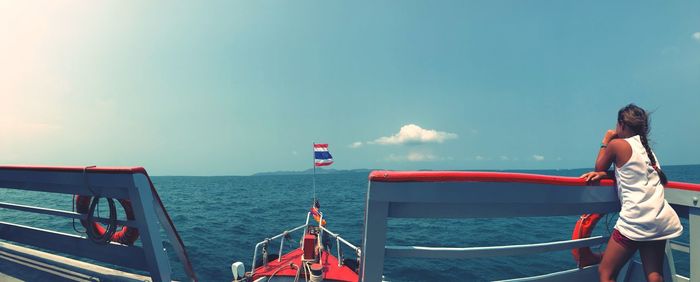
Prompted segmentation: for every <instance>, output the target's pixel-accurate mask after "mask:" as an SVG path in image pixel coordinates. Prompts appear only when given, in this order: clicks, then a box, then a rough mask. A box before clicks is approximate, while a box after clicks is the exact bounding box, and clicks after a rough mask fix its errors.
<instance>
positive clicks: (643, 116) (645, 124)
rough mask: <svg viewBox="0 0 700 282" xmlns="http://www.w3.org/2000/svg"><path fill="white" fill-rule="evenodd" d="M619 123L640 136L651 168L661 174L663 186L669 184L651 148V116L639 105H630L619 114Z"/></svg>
mask: <svg viewBox="0 0 700 282" xmlns="http://www.w3.org/2000/svg"><path fill="white" fill-rule="evenodd" d="M617 122H618V123H620V124H622V125H624V126H627V127H628V128H629V129H630V130H631V131H632V132H633V133H635V134H637V135H639V139H640V140H641V141H642V145H643V146H644V149H646V151H647V156H649V161H650V162H651V166H652V167H653V168H654V170H655V171H656V173H658V174H659V178H660V179H661V184H663V185H666V183H668V179H667V178H666V174H664V172H663V171H662V170H661V169H660V168H659V166H658V165H657V164H656V157H654V154H653V153H652V152H651V147H649V140H648V135H649V130H650V128H649V114H648V113H647V112H646V111H644V109H642V108H640V107H638V106H637V105H635V104H629V105H627V106H625V107H624V108H622V109H620V111H618V112H617Z"/></svg>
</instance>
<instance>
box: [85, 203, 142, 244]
mask: <svg viewBox="0 0 700 282" xmlns="http://www.w3.org/2000/svg"><path fill="white" fill-rule="evenodd" d="M91 200H92V197H91V196H80V195H76V196H75V211H76V212H78V213H82V214H87V213H88V212H89V210H90V201H91ZM119 204H121V206H122V208H124V213H125V214H126V219H127V220H134V219H136V217H135V216H134V209H133V208H132V207H131V202H130V201H129V200H119ZM80 224H82V225H83V227H85V228H88V226H89V224H90V222H88V221H87V220H80ZM92 226H93V227H94V229H95V232H97V234H98V235H100V236H101V235H104V234H105V232H106V229H105V227H104V226H102V224H100V223H98V222H96V221H93V222H92ZM138 238H139V229H138V228H135V227H129V226H122V229H121V230H118V231H116V232H114V235H112V238H110V241H112V242H117V243H120V244H124V245H133V244H134V242H136V239H138Z"/></svg>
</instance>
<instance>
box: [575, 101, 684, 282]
mask: <svg viewBox="0 0 700 282" xmlns="http://www.w3.org/2000/svg"><path fill="white" fill-rule="evenodd" d="M648 134H649V116H648V114H647V112H646V111H644V109H642V108H640V107H637V106H636V105H634V104H629V105H627V106H626V107H624V108H622V109H620V111H618V113H617V128H616V129H615V130H608V131H607V132H606V133H605V137H603V143H602V145H601V146H600V151H599V152H598V158H597V159H596V163H595V171H593V172H589V173H586V174H584V175H582V176H581V178H585V179H586V180H587V181H595V180H598V179H601V178H611V177H612V175H611V173H610V172H607V170H608V168H609V167H610V165H611V164H613V163H614V164H615V178H616V182H617V194H618V197H619V198H620V204H621V206H622V207H621V209H620V218H619V219H618V220H617V223H616V224H615V229H614V231H613V233H612V235H611V236H610V241H608V246H607V248H606V249H605V253H604V254H603V258H602V261H601V262H600V265H599V267H598V269H599V270H598V272H599V274H600V281H615V279H616V278H617V275H618V273H619V271H620V268H622V266H623V265H624V264H625V263H626V262H627V261H628V260H629V259H630V258H631V257H632V255H634V253H635V252H636V251H637V250H639V255H640V257H641V259H642V264H643V267H644V272H645V273H646V277H647V280H648V281H663V262H664V252H665V247H666V240H668V239H672V238H676V237H678V236H680V235H681V233H682V232H683V226H681V223H680V220H679V219H678V215H677V214H676V212H675V211H674V210H673V209H672V208H671V206H670V205H669V204H668V202H666V200H665V199H664V186H663V185H664V184H666V183H667V182H668V181H667V179H666V175H665V174H664V173H663V171H661V167H660V166H659V164H658V162H657V159H656V156H655V155H654V153H653V152H652V151H651V148H650V147H649V141H648V138H647V135H648Z"/></svg>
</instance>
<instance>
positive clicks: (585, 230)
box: [571, 213, 603, 268]
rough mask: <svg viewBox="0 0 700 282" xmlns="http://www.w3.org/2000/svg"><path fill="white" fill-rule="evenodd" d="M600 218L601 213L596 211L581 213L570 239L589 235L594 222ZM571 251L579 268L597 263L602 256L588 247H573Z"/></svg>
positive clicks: (601, 216)
mask: <svg viewBox="0 0 700 282" xmlns="http://www.w3.org/2000/svg"><path fill="white" fill-rule="evenodd" d="M601 218H603V215H602V214H598V213H591V214H584V215H582V216H581V218H579V219H578V221H576V227H574V233H573V234H572V235H571V239H572V240H576V239H583V238H588V237H590V236H591V232H593V228H595V225H596V223H598V221H599V220H600V219H601ZM571 253H572V254H573V255H574V259H575V260H576V262H578V267H579V268H583V267H586V266H589V265H594V264H598V263H600V260H601V258H602V257H603V255H602V254H600V253H594V252H593V251H591V248H590V247H585V248H578V249H573V250H571Z"/></svg>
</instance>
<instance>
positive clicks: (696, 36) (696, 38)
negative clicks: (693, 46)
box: [693, 31, 700, 42]
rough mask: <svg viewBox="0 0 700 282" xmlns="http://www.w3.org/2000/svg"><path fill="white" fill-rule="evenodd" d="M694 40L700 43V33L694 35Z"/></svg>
mask: <svg viewBox="0 0 700 282" xmlns="http://www.w3.org/2000/svg"><path fill="white" fill-rule="evenodd" d="M693 39H695V40H696V41H699V42H700V31H698V32H696V33H693Z"/></svg>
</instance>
